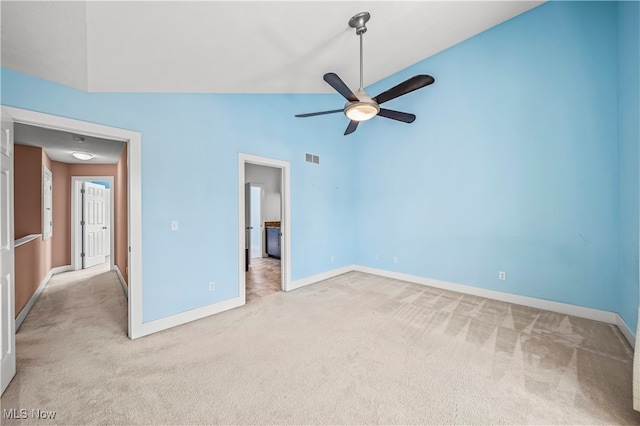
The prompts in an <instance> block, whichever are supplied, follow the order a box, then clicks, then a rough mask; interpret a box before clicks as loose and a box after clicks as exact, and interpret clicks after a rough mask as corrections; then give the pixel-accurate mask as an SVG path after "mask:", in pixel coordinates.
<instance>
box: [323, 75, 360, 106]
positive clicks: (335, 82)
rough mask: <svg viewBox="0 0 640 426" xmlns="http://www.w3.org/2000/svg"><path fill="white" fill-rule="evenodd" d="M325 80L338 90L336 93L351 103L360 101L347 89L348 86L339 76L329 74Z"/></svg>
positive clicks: (325, 76)
mask: <svg viewBox="0 0 640 426" xmlns="http://www.w3.org/2000/svg"><path fill="white" fill-rule="evenodd" d="M323 79H324V81H326V82H327V83H328V84H329V86H331V87H333V88H334V89H336V92H338V93H340V94H341V95H342V96H344V98H345V99H346V100H348V101H351V102H357V101H358V97H357V96H356V95H355V93H353V92H352V91H351V89H349V88H348V87H347V85H346V84H344V81H342V80H341V79H340V77H338V74H336V73H332V72H329V73H326V74H325V75H324V77H323Z"/></svg>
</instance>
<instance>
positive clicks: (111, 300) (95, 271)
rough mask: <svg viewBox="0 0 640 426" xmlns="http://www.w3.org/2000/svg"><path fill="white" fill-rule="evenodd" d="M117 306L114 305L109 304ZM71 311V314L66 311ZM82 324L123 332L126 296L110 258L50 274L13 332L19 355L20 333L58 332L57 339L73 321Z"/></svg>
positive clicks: (65, 334)
mask: <svg viewBox="0 0 640 426" xmlns="http://www.w3.org/2000/svg"><path fill="white" fill-rule="evenodd" d="M114 306H117V309H114V308H113V307H114ZM70 311H73V312H74V314H73V315H68V314H69V312H70ZM80 322H82V327H83V328H86V327H92V328H93V327H95V328H104V327H108V328H113V329H114V331H115V330H118V331H119V333H121V334H122V335H123V336H126V334H127V298H126V297H125V295H124V292H123V289H122V285H121V284H120V281H119V280H118V276H117V275H116V273H115V272H113V271H110V259H109V257H108V256H107V260H106V261H105V262H103V263H101V264H99V265H96V266H94V267H92V268H87V269H82V270H79V271H72V272H64V273H61V274H56V275H54V276H53V277H51V280H49V283H48V284H47V286H46V287H45V288H44V290H43V292H42V294H41V295H40V297H39V298H38V300H37V301H36V303H35V305H34V306H33V309H32V310H31V312H29V315H27V318H26V319H25V320H24V322H23V323H22V326H21V327H20V330H19V331H18V333H16V346H17V348H18V356H19V357H20V354H21V349H22V347H23V346H22V341H21V340H22V337H23V334H24V333H25V332H27V331H28V332H29V333H30V335H31V338H33V337H34V336H37V335H39V334H41V333H45V334H50V333H52V332H55V333H60V338H61V339H69V338H72V336H73V329H74V328H76V327H77V323H80Z"/></svg>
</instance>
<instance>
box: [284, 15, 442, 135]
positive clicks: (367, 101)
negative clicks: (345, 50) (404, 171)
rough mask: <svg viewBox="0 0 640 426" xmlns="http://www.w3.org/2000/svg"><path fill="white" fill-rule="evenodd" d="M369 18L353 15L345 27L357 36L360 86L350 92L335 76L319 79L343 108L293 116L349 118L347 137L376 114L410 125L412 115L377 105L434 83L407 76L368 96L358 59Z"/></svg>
mask: <svg viewBox="0 0 640 426" xmlns="http://www.w3.org/2000/svg"><path fill="white" fill-rule="evenodd" d="M369 19H371V15H370V14H369V12H361V13H358V14H357V15H355V16H353V17H352V18H351V19H350V20H349V26H350V27H351V28H355V30H356V34H357V35H358V36H359V37H360V87H359V88H358V90H357V91H356V93H353V92H352V91H351V89H349V87H347V85H346V84H345V83H344V82H343V81H342V79H340V77H338V75H337V74H335V73H327V74H325V75H324V77H323V79H324V81H326V82H327V84H329V85H330V86H331V87H333V88H334V89H335V90H336V91H337V92H338V93H340V94H341V95H342V96H343V97H344V98H345V99H346V100H347V103H346V104H345V106H344V108H343V109H335V110H331V111H320V112H311V113H306V114H297V115H296V117H313V116H316V115H325V114H335V113H338V112H342V113H344V115H346V116H347V118H349V120H350V121H349V124H348V126H347V129H346V130H345V132H344V134H345V135H348V134H351V133H353V132H355V131H356V129H357V128H358V124H359V123H360V122H361V121H366V120H370V119H372V118H373V117H375V116H376V115H379V116H381V117H385V118H390V119H392V120H396V121H401V122H403V123H413V122H414V121H415V119H416V116H415V115H414V114H409V113H406V112H401V111H394V110H391V109H385V108H380V104H382V103H383V102H387V101H390V100H391V99H395V98H397V97H399V96H402V95H406V94H407V93H410V92H413V91H414V90H418V89H421V88H423V87H425V86H428V85H430V84H433V82H434V81H435V80H434V78H433V77H431V76H430V75H426V74H419V75H416V76H413V77H411V78H410V79H408V80H405V81H403V82H402V83H400V84H398V85H396V86H394V87H392V88H391V89H389V90H387V91H385V92H382V93H380V94H379V95H378V96H375V97H373V98H372V97H371V96H369V95H368V94H367V92H365V91H364V88H363V65H362V63H363V59H362V35H363V34H364V33H366V32H367V26H366V24H367V22H368V21H369Z"/></svg>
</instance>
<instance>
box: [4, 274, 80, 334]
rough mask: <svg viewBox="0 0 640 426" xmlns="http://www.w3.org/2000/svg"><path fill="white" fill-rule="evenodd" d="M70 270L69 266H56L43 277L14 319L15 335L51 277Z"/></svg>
mask: <svg viewBox="0 0 640 426" xmlns="http://www.w3.org/2000/svg"><path fill="white" fill-rule="evenodd" d="M70 270H71V265H65V266H56V267H55V268H51V270H50V271H49V273H48V274H47V275H45V277H44V278H43V279H42V281H40V285H38V288H37V289H36V291H35V292H34V293H33V295H32V296H31V298H30V299H29V301H28V302H27V304H26V305H24V308H22V310H21V311H20V313H19V314H18V316H17V317H16V333H17V332H18V330H19V329H20V326H21V325H22V323H23V322H24V320H25V318H27V315H29V312H31V308H33V305H35V303H36V300H38V297H40V294H42V291H43V290H44V288H45V287H46V286H47V284H48V283H49V280H50V279H51V277H52V276H54V275H55V274H60V273H62V272H67V271H70Z"/></svg>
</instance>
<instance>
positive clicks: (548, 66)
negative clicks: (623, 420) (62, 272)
mask: <svg viewBox="0 0 640 426" xmlns="http://www.w3.org/2000/svg"><path fill="white" fill-rule="evenodd" d="M418 73H427V74H430V75H433V76H434V77H435V79H436V82H435V84H434V85H433V86H429V87H428V88H426V89H422V91H420V92H416V93H413V94H410V95H407V96H405V97H403V98H400V99H397V100H394V101H391V102H389V103H388V104H385V106H386V107H388V108H391V109H398V110H401V111H409V112H415V113H416V114H417V116H418V118H417V120H416V121H415V123H414V124H412V125H411V126H407V125H405V124H402V123H397V122H392V121H390V120H386V121H385V120H384V119H382V118H375V119H373V120H372V121H371V122H370V123H366V124H367V125H365V126H361V127H362V129H359V130H358V134H357V136H356V137H357V138H358V139H357V144H358V147H357V153H356V158H357V163H356V166H355V167H356V168H357V173H356V176H357V183H356V187H357V188H358V193H357V197H358V198H357V200H356V208H357V211H358V216H359V217H360V218H361V219H360V221H359V222H358V228H357V235H358V238H357V241H358V245H357V257H356V260H357V263H359V264H362V265H367V266H371V267H377V268H382V269H386V270H395V271H399V272H403V273H408V274H413V275H417V276H423V277H429V278H434V279H438V280H444V281H449V282H454V283H461V284H466V285H471V286H477V287H483V288H487V289H492V290H498V291H503V292H507V293H516V294H520V295H525V296H532V297H537V298H542V299H548V300H554V301H559V302H566V303H571V304H575V305H580V306H586V307H592V308H598V309H605V310H610V311H617V310H618V304H619V298H618V291H617V287H618V282H617V267H618V263H617V251H618V216H617V212H618V210H617V200H618V198H617V179H618V176H617V161H618V159H617V146H616V145H617V126H618V121H617V120H618V118H617V90H616V88H617V6H616V4H615V3H576V2H567V3H565V2H550V3H546V4H544V5H542V6H540V7H538V8H536V9H533V10H532V11H530V12H528V13H525V14H523V15H520V16H518V17H516V18H514V19H512V20H509V21H507V22H505V23H503V24H501V25H499V26H497V27H495V28H493V29H491V30H489V31H486V32H484V33H482V34H480V35H478V36H476V37H474V38H472V39H469V40H467V41H465V42H463V43H460V44H458V45H456V46H454V47H452V48H450V49H448V50H446V51H444V52H442V53H440V54H438V55H435V56H433V57H431V58H429V59H427V60H424V61H422V62H420V63H418V64H416V65H414V66H412V67H410V68H408V69H406V70H404V71H403V72H401V73H399V74H397V75H394V76H392V77H390V78H388V79H386V80H384V81H381V82H379V83H377V84H376V85H375V86H374V87H373V88H371V90H370V91H371V94H372V95H375V94H377V93H378V92H380V91H382V90H384V89H385V88H387V87H390V86H393V85H394V84H396V83H398V82H400V81H402V80H404V79H405V78H408V77H409V76H411V75H414V74H418ZM360 130H362V131H360ZM373 229H375V230H376V232H372V230H373ZM376 254H377V255H378V256H379V260H377V261H376V260H375V259H374V256H375V255H376ZM394 256H397V258H398V263H397V264H394V263H393V262H392V258H393V257H394ZM636 260H637V259H636ZM498 271H506V274H507V280H506V281H500V280H498ZM636 286H637V282H636ZM630 323H631V321H630Z"/></svg>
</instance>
